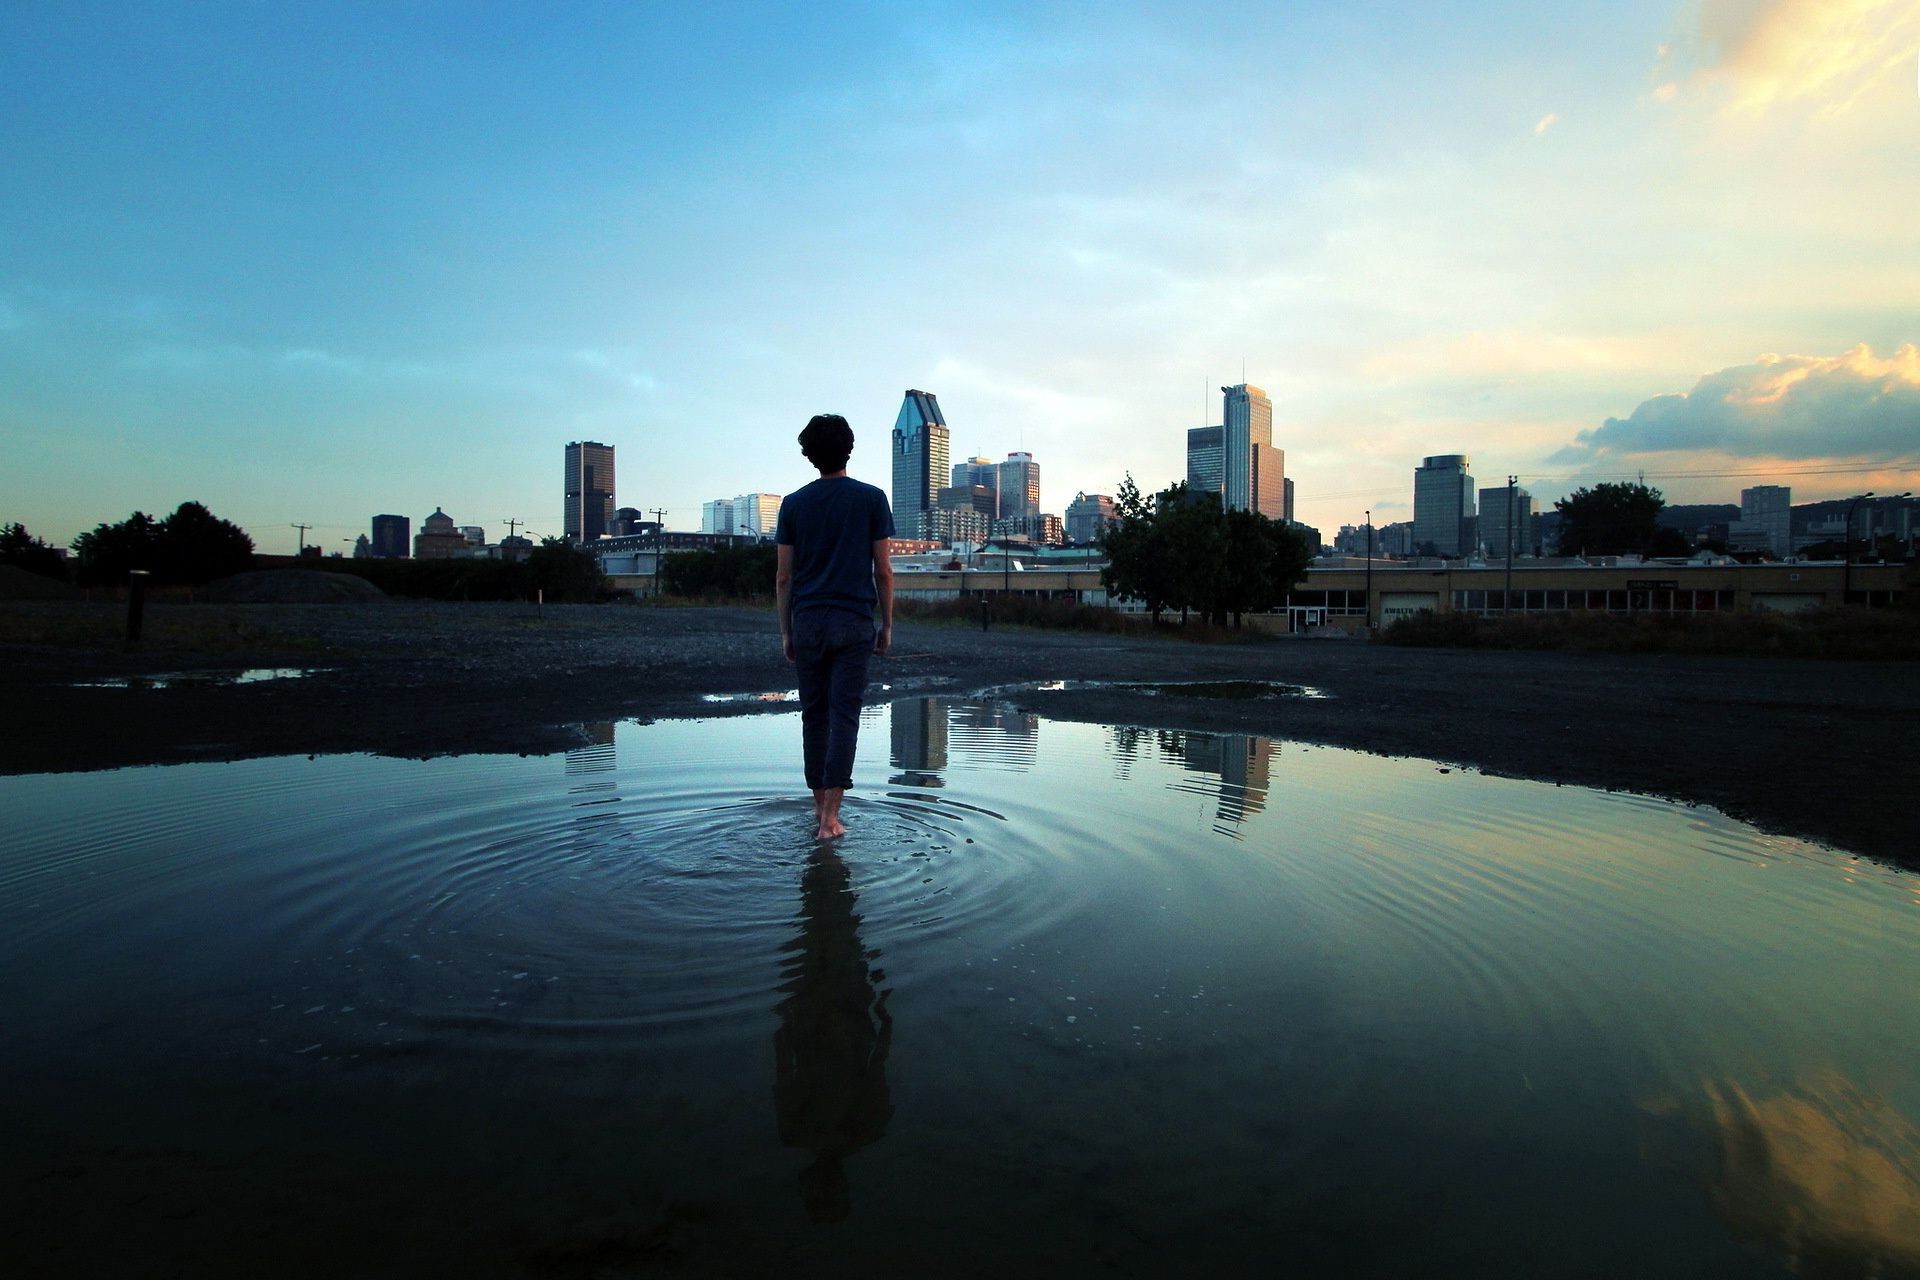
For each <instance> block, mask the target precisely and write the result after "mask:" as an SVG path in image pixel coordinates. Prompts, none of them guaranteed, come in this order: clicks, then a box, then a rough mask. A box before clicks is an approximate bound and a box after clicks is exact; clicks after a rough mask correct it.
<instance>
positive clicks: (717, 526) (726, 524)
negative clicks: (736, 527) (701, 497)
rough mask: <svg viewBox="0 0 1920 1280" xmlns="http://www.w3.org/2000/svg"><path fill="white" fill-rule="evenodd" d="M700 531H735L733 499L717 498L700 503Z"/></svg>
mask: <svg viewBox="0 0 1920 1280" xmlns="http://www.w3.org/2000/svg"><path fill="white" fill-rule="evenodd" d="M700 532H702V533H732V532H733V499H731V498H715V499H714V500H713V501H712V502H703V503H701V504H700Z"/></svg>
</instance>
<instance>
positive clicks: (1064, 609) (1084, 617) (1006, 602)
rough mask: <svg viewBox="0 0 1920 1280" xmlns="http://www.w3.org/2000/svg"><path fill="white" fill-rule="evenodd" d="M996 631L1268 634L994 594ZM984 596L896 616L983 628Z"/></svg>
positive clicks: (909, 608) (1224, 638)
mask: <svg viewBox="0 0 1920 1280" xmlns="http://www.w3.org/2000/svg"><path fill="white" fill-rule="evenodd" d="M984 598H985V599H986V600H987V602H988V605H987V607H988V609H989V610H990V614H989V618H990V621H991V624H992V625H993V626H996V627H1040V628H1043V629H1046V630H1050V631H1099V632H1106V633H1108V634H1111V635H1150V634H1152V635H1167V636H1176V637H1178V638H1180V639H1182V640H1191V641H1195V642H1198V643H1219V642H1229V643H1234V644H1239V643H1243V642H1246V641H1250V640H1255V639H1264V638H1265V636H1264V634H1263V633H1261V632H1258V631H1253V630H1250V629H1247V630H1242V629H1229V628H1227V627H1223V626H1217V625H1215V624H1213V623H1210V622H1202V621H1200V620H1199V619H1198V618H1195V619H1194V620H1192V621H1190V622H1188V623H1187V624H1185V625H1184V626H1182V625H1180V624H1179V623H1174V622H1161V623H1156V622H1154V621H1152V620H1151V619H1149V618H1147V617H1145V616H1143V615H1141V614H1137V613H1122V612H1121V611H1120V610H1118V609H1108V608H1103V607H1102V606H1100V605H1093V604H1081V603H1079V602H1078V601H1074V600H1053V599H1048V598H1047V597H1044V596H1020V595H990V596H987V597H984ZM981 599H982V597H980V596H958V597H952V598H948V599H941V600H902V599H896V600H895V602H894V609H893V612H894V616H895V617H896V618H899V619H903V620H908V621H913V622H933V623H947V624H950V625H954V626H971V627H977V626H979V625H980V601H981Z"/></svg>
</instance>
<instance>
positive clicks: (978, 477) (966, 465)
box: [952, 458, 1000, 516]
mask: <svg viewBox="0 0 1920 1280" xmlns="http://www.w3.org/2000/svg"><path fill="white" fill-rule="evenodd" d="M952 480H953V487H954V488H956V489H972V488H975V487H976V486H977V487H983V488H985V489H986V490H987V491H988V492H990V493H991V494H992V495H993V506H992V507H990V508H988V509H987V514H988V515H989V516H998V515H999V514H1000V464H999V463H997V462H995V461H994V460H993V459H992V458H968V459H967V460H966V461H965V462H956V463H954V464H953V475H952Z"/></svg>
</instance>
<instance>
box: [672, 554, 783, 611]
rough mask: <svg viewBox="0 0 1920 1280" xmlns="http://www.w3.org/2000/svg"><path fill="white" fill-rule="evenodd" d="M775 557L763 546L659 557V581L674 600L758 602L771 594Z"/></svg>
mask: <svg viewBox="0 0 1920 1280" xmlns="http://www.w3.org/2000/svg"><path fill="white" fill-rule="evenodd" d="M778 554H779V553H778V552H777V551H776V550H775V549H774V548H773V547H772V546H770V545H768V544H765V543H753V544H750V545H747V546H740V547H715V548H713V549H712V550H710V551H686V552H681V553H680V554H678V555H670V556H663V557H661V562H660V577H661V580H662V582H663V584H664V585H665V587H666V589H667V590H668V591H669V592H671V593H672V594H674V595H676V596H686V597H689V598H701V597H707V598H725V599H732V600H753V599H759V598H763V597H769V596H771V595H772V594H773V577H774V569H775V566H776V563H777V560H776V557H777V556H778Z"/></svg>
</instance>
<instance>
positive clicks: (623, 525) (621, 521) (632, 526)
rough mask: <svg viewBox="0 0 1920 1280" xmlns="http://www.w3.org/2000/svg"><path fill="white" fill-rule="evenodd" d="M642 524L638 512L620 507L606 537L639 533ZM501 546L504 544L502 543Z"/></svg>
mask: <svg viewBox="0 0 1920 1280" xmlns="http://www.w3.org/2000/svg"><path fill="white" fill-rule="evenodd" d="M643 523H645V518H644V517H643V516H642V515H641V514H640V512H639V511H637V510H635V509H634V508H632V507H621V508H619V509H618V510H616V511H615V512H614V513H613V523H612V524H610V525H608V526H607V536H608V537H609V538H624V537H628V536H629V535H631V534H635V533H638V532H640V526H641V525H642V524H643ZM501 545H502V546H505V545H506V544H505V543H504V542H503V543H502V544H501Z"/></svg>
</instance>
